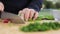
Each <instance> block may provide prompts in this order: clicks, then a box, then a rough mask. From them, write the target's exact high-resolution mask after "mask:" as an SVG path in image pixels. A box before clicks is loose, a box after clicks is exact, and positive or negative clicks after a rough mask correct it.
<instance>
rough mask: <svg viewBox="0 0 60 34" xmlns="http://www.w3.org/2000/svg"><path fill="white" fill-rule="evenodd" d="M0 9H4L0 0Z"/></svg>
mask: <svg viewBox="0 0 60 34" xmlns="http://www.w3.org/2000/svg"><path fill="white" fill-rule="evenodd" d="M0 11H4V5H3V3H2V2H0Z"/></svg>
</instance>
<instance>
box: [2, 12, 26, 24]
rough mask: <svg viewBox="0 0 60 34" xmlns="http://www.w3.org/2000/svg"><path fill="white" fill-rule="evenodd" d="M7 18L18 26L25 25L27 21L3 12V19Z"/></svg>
mask: <svg viewBox="0 0 60 34" xmlns="http://www.w3.org/2000/svg"><path fill="white" fill-rule="evenodd" d="M6 18H8V19H10V20H11V22H13V23H16V24H19V23H22V24H23V23H25V21H24V20H23V19H22V18H21V17H20V16H18V15H16V14H12V13H9V12H1V19H6Z"/></svg>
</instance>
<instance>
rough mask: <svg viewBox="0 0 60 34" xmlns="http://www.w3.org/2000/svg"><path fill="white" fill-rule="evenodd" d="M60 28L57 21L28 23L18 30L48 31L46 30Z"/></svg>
mask: <svg viewBox="0 0 60 34" xmlns="http://www.w3.org/2000/svg"><path fill="white" fill-rule="evenodd" d="M57 29H60V23H58V22H49V23H48V22H44V23H42V24H41V23H38V22H36V23H30V24H29V25H27V26H23V27H22V28H21V29H20V30H22V31H24V32H39V31H48V30H57Z"/></svg>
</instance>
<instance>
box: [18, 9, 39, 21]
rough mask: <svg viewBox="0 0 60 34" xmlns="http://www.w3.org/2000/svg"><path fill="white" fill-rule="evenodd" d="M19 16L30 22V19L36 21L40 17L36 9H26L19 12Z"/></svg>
mask: <svg viewBox="0 0 60 34" xmlns="http://www.w3.org/2000/svg"><path fill="white" fill-rule="evenodd" d="M19 16H21V17H22V18H23V19H25V20H26V21H28V20H29V19H32V18H33V20H35V19H36V18H37V17H38V12H37V11H35V10H34V9H29V8H25V9H23V10H22V11H19Z"/></svg>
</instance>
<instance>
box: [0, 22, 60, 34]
mask: <svg viewBox="0 0 60 34" xmlns="http://www.w3.org/2000/svg"><path fill="white" fill-rule="evenodd" d="M24 25H25V24H11V23H8V24H6V23H3V22H0V34H60V30H55V31H52V30H51V31H46V32H22V31H19V27H22V26H24Z"/></svg>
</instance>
